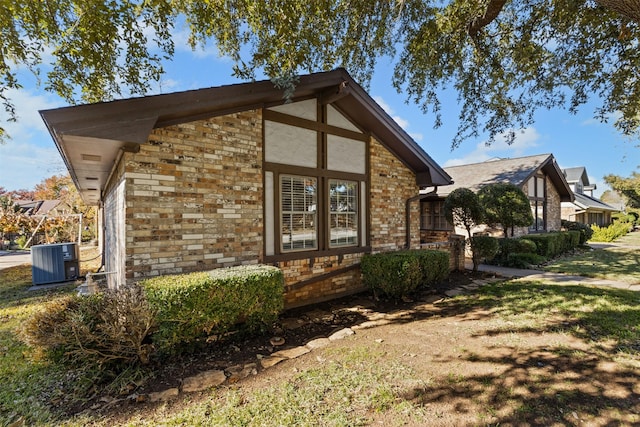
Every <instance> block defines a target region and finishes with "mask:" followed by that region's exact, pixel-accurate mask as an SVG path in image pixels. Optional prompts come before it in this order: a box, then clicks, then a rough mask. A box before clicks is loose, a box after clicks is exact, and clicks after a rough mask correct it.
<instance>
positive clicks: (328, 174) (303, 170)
mask: <svg viewBox="0 0 640 427" xmlns="http://www.w3.org/2000/svg"><path fill="white" fill-rule="evenodd" d="M264 170H265V171H271V172H274V173H279V174H288V175H305V176H311V177H319V178H336V179H349V180H351V181H358V180H360V181H363V180H365V179H366V178H367V174H359V173H351V172H340V171H333V170H326V169H316V168H308V167H305V166H292V165H285V164H282V163H272V162H264Z"/></svg>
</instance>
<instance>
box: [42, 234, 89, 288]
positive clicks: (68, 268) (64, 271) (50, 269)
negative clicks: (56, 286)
mask: <svg viewBox="0 0 640 427" xmlns="http://www.w3.org/2000/svg"><path fill="white" fill-rule="evenodd" d="M78 252H79V251H78V244H77V243H56V244H52V245H36V246H32V247H31V277H32V281H33V284H34V285H44V284H47V283H58V282H66V281H68V280H75V279H77V278H78V276H79V275H80V260H79V256H78Z"/></svg>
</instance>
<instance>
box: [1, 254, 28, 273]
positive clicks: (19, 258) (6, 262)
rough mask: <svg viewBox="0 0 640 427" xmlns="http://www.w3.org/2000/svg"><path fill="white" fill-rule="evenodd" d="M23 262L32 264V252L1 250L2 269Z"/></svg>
mask: <svg viewBox="0 0 640 427" xmlns="http://www.w3.org/2000/svg"><path fill="white" fill-rule="evenodd" d="M22 264H31V252H29V251H0V270H4V269H5V268H9V267H15V266H16V265H22Z"/></svg>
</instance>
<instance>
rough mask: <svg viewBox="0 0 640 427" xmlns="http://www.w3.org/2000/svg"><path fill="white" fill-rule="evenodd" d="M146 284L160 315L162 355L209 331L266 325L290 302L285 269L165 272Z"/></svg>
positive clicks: (157, 340)
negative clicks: (283, 271) (168, 274)
mask: <svg viewBox="0 0 640 427" xmlns="http://www.w3.org/2000/svg"><path fill="white" fill-rule="evenodd" d="M141 285H142V287H143V288H144V290H145V292H146V294H147V298H148V300H149V303H150V304H151V306H152V307H153V308H154V309H155V310H156V311H157V313H158V331H157V332H156V333H155V334H154V335H153V342H154V344H155V345H156V346H157V348H158V350H159V351H161V352H162V353H176V352H178V350H179V349H178V346H179V345H180V344H194V343H195V342H197V341H198V340H199V339H200V338H202V337H203V336H205V335H214V334H215V335H223V334H225V333H228V332H230V331H231V330H232V329H233V328H234V327H236V325H238V324H239V323H242V324H243V327H244V328H245V330H247V331H250V332H254V331H256V330H261V329H264V328H265V327H266V326H270V325H271V324H272V323H273V322H275V321H276V320H277V318H278V314H279V313H280V312H281V311H282V308H283V305H284V279H283V274H282V271H281V270H280V269H278V268H276V267H270V266H265V265H254V266H242V267H232V268H221V269H217V270H212V271H209V272H199V273H191V274H183V275H172V276H162V277H157V278H152V279H147V280H144V281H142V282H141ZM183 349H184V348H183Z"/></svg>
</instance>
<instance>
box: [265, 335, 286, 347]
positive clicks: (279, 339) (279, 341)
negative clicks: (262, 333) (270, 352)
mask: <svg viewBox="0 0 640 427" xmlns="http://www.w3.org/2000/svg"><path fill="white" fill-rule="evenodd" d="M269 342H270V343H271V345H272V346H274V347H278V346H281V345H284V338H283V337H272V338H271V339H270V340H269Z"/></svg>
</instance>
